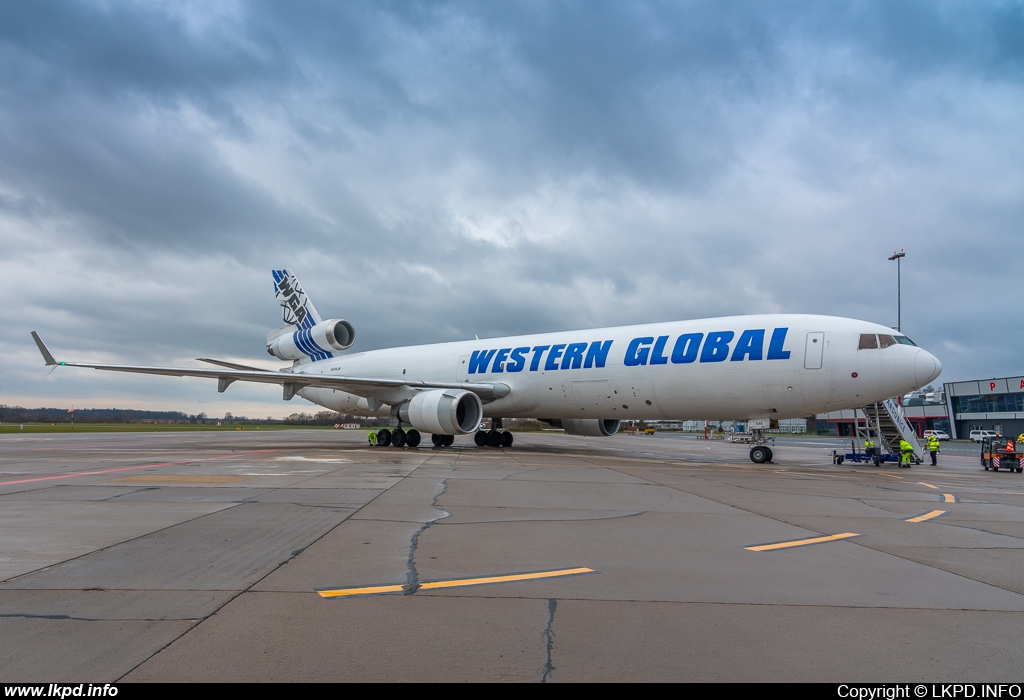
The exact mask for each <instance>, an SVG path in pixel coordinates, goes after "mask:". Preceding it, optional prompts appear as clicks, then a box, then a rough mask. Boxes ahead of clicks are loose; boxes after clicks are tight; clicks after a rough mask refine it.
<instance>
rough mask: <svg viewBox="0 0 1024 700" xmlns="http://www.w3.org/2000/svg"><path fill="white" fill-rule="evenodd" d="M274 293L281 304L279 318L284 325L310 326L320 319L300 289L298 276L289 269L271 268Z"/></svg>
mask: <svg viewBox="0 0 1024 700" xmlns="http://www.w3.org/2000/svg"><path fill="white" fill-rule="evenodd" d="M272 272H273V273H274V294H275V295H276V296H277V301H278V303H279V304H280V305H281V312H282V313H281V320H282V321H283V322H284V325H285V326H295V327H297V328H299V329H300V330H301V329H304V328H311V327H312V326H315V325H316V324H318V323H320V321H321V320H322V319H321V318H320V314H318V313H317V312H316V307H315V306H313V302H312V301H310V300H309V297H307V296H306V293H305V292H304V291H302V285H300V284H299V280H298V278H297V277H296V276H295V275H294V274H293V273H292V271H291V270H289V269H284V270H273V271H272Z"/></svg>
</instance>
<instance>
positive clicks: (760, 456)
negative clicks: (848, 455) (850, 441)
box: [750, 445, 842, 464]
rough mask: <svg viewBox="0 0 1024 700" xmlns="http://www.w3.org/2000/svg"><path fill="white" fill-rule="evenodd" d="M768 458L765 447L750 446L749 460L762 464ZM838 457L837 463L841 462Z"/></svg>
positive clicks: (767, 451)
mask: <svg viewBox="0 0 1024 700" xmlns="http://www.w3.org/2000/svg"><path fill="white" fill-rule="evenodd" d="M768 458H769V450H768V448H767V447H762V446H761V445H758V446H757V447H752V448H750V461H751V462H753V463H754V464H764V463H765V462H767V461H768ZM839 459H840V462H839V463H840V464H842V461H841V460H842V457H840V458H839Z"/></svg>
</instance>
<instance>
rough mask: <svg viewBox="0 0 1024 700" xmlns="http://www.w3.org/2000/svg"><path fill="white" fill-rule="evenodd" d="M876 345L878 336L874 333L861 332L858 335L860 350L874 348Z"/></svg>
mask: <svg viewBox="0 0 1024 700" xmlns="http://www.w3.org/2000/svg"><path fill="white" fill-rule="evenodd" d="M877 347H878V336H876V335H875V334H874V333H861V336H860V349H861V350H874V349H875V348H877Z"/></svg>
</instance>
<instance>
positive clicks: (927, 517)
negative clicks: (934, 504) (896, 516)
mask: <svg viewBox="0 0 1024 700" xmlns="http://www.w3.org/2000/svg"><path fill="white" fill-rule="evenodd" d="M945 512H946V511H944V510H933V511H932V512H930V513H925V514H924V515H919V516H917V517H916V518H907V520H906V522H908V523H923V522H924V521H925V520H931V519H932V518H937V517H939V516H940V515H943V514H944V513H945Z"/></svg>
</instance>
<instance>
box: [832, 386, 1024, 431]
mask: <svg viewBox="0 0 1024 700" xmlns="http://www.w3.org/2000/svg"><path fill="white" fill-rule="evenodd" d="M942 386H943V388H942V391H940V392H934V391H933V392H914V393H912V394H907V395H906V396H904V397H903V400H902V404H903V412H904V414H905V415H906V417H907V420H908V421H909V422H910V423H911V425H913V426H914V428H915V429H916V430H917V434H918V437H920V436H922V435H924V431H925V430H942V431H945V432H947V433H949V436H950V437H951V438H953V439H954V440H958V439H959V440H966V439H967V438H968V436H969V435H970V433H971V431H972V430H994V431H996V432H997V433H999V434H1000V435H1006V436H1011V437H1012V436H1016V435H1020V434H1021V433H1024V377H1001V378H996V379H975V380H970V381H963V382H946V383H945V384H943V385H942ZM858 418H859V419H860V422H861V424H863V423H864V422H865V418H864V414H863V413H859V414H858ZM853 424H854V412H853V411H852V410H850V411H832V412H831V413H823V414H821V415H819V416H817V427H818V429H819V430H822V429H824V430H825V431H827V432H829V433H834V434H836V435H840V436H850V435H853V434H854V430H853Z"/></svg>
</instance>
